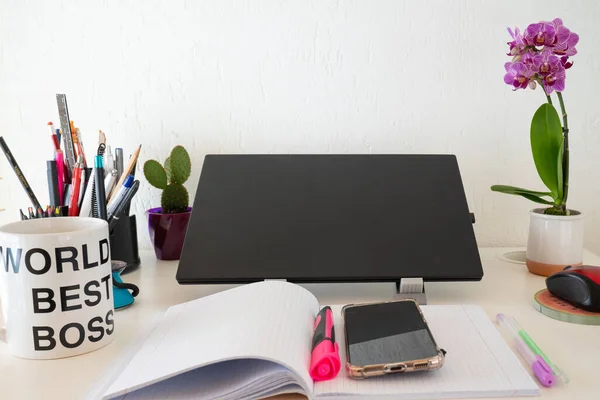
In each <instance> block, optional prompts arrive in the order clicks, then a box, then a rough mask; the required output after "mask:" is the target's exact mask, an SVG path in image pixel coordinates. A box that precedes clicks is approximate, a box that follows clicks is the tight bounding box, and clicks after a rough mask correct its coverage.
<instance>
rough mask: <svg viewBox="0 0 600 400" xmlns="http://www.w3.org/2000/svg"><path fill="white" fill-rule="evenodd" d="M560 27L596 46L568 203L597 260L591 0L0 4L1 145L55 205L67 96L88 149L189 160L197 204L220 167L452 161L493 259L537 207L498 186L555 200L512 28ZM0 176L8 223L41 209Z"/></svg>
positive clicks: (574, 80)
mask: <svg viewBox="0 0 600 400" xmlns="http://www.w3.org/2000/svg"><path fill="white" fill-rule="evenodd" d="M557 16H560V17H562V18H563V20H564V22H565V24H566V25H567V26H568V27H569V28H571V29H572V30H574V31H576V32H577V33H579V34H580V36H581V42H580V44H579V46H578V49H579V51H580V54H579V55H578V56H577V57H575V59H574V61H575V65H574V67H573V68H572V69H571V70H570V71H568V72H569V74H568V77H567V90H566V91H565V93H564V96H565V101H566V103H567V109H568V112H569V117H570V127H571V137H572V142H571V143H572V145H571V148H572V158H571V159H572V179H571V183H572V185H571V188H572V191H571V202H570V205H571V207H574V208H577V209H580V210H582V211H583V212H585V213H586V214H587V228H586V234H587V236H586V245H587V247H588V248H590V249H592V250H595V251H596V252H600V239H598V235H599V234H600V215H598V200H597V199H598V198H599V195H600V179H599V178H600V164H599V161H598V153H599V152H600V108H599V107H598V101H597V94H598V93H600V80H599V79H598V76H599V73H600V62H599V61H598V59H600V46H598V37H600V25H598V24H597V20H598V18H599V17H600V3H599V2H595V1H591V0H589V1H569V2H566V1H562V0H561V1H556V0H546V1H544V2H538V1H516V0H511V1H503V2H495V1H474V0H461V1H458V0H455V1H443V0H422V1H416V0H414V1H398V0H394V1H373V0H362V1H343V0H340V1H326V0H298V1H275V0H273V1H258V0H257V1H233V0H227V1H225V0H223V1H214V0H213V1H182V0H170V1H168V2H167V1H142V0H136V1H107V0H105V1H86V2H82V1H41V0H40V1H31V0H29V1H27V0H19V1H17V0H0V134H1V135H3V136H5V139H6V140H7V141H8V142H9V144H10V145H11V147H12V150H13V152H14V154H15V156H16V157H17V159H18V161H19V162H20V163H21V166H22V168H23V170H24V171H25V173H26V175H27V177H28V178H29V179H30V181H31V184H32V186H33V187H34V189H35V191H36V193H37V194H38V196H39V197H40V199H46V197H47V193H46V192H47V190H46V186H45V163H44V160H45V159H46V158H48V157H50V154H51V144H50V142H49V140H48V138H47V135H46V122H47V121H49V120H53V121H55V122H57V121H58V117H57V111H56V102H55V97H54V95H55V94H56V93H66V94H67V96H68V100H69V105H70V112H71V116H72V118H73V120H74V121H75V122H76V124H77V125H78V126H80V127H81V129H82V131H83V134H84V139H85V142H86V144H87V145H88V148H92V147H94V146H93V143H95V142H96V137H97V131H98V129H102V130H103V131H104V132H106V134H107V135H108V138H109V140H110V142H111V143H112V144H113V147H114V146H115V145H119V146H121V147H124V148H125V149H127V150H128V151H133V149H134V147H135V146H136V145H137V144H138V143H143V151H142V161H143V160H146V159H148V158H154V157H160V158H161V159H164V157H165V155H166V153H167V151H168V150H169V149H170V148H171V147H172V146H173V145H175V144H183V145H185V146H186V147H188V149H189V150H190V152H191V154H192V157H193V161H194V172H193V174H192V177H191V179H190V182H189V184H188V187H189V188H190V189H191V191H192V194H193V192H194V189H195V184H196V181H197V179H198V175H199V172H200V167H201V160H202V158H203V156H204V154H206V153H288V152H289V153H295V152H302V153H309V152H316V153H345V152H349V153H455V154H456V155H457V156H458V158H459V162H460V165H461V169H462V173H463V179H464V183H465V186H466V194H467V197H468V201H469V204H470V207H471V209H472V210H473V211H474V212H475V213H476V214H477V218H478V222H477V224H476V233H477V237H478V241H479V243H480V245H523V244H524V243H525V240H526V227H527V218H528V217H527V211H528V209H530V208H531V207H532V204H531V203H529V202H527V201H525V200H521V199H519V198H513V197H508V196H504V195H500V194H496V193H492V192H490V191H489V186H490V185H492V184H495V183H505V184H515V185H520V186H525V187H529V188H532V189H536V188H537V189H541V188H542V184H541V182H540V181H539V179H538V178H537V174H536V172H535V168H534V166H533V162H532V159H531V155H530V149H529V142H528V131H529V122H530V119H531V116H532V115H533V112H534V111H535V109H536V108H537V107H538V106H539V104H541V102H542V101H543V100H544V99H543V95H542V93H541V92H539V91H537V92H531V91H529V92H518V93H512V92H511V90H510V88H508V87H507V86H505V85H504V83H503V81H502V76H503V73H504V70H503V64H504V62H505V61H507V57H506V56H505V52H506V50H507V47H506V45H505V43H506V42H507V41H508V40H509V36H508V34H507V33H506V29H505V28H506V26H514V25H518V26H520V27H521V28H524V27H525V26H526V25H527V24H528V23H530V22H534V21H537V20H539V19H552V18H554V17H557ZM596 57H599V58H596ZM138 173H139V174H140V176H141V171H139V170H138ZM0 175H2V176H4V177H5V179H4V180H3V181H0V206H2V207H5V208H7V212H4V213H2V214H0V222H1V223H3V222H8V221H10V220H13V219H15V218H16V217H17V215H18V208H19V207H26V206H27V205H28V201H27V198H26V196H25V194H24V192H23V191H22V190H21V188H20V186H19V183H18V182H17V180H16V178H15V177H14V176H13V174H12V171H10V170H9V169H8V166H7V163H6V162H5V161H4V160H0ZM143 183H144V184H143V185H142V187H141V189H140V192H139V194H138V196H137V199H136V201H135V211H136V212H137V213H138V215H139V221H140V227H139V231H140V238H141V243H142V245H143V246H144V247H147V246H149V241H148V239H147V233H146V228H145V217H144V215H143V211H144V210H145V209H147V208H148V207H150V206H154V205H157V204H158V202H159V193H158V191H157V190H155V189H153V188H151V187H150V186H149V185H148V184H146V183H145V181H143ZM44 201H45V200H44ZM439 201H440V207H443V206H444V204H443V199H440V200H439Z"/></svg>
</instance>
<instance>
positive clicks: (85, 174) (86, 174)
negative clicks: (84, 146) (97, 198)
mask: <svg viewBox="0 0 600 400" xmlns="http://www.w3.org/2000/svg"><path fill="white" fill-rule="evenodd" d="M91 173H92V169H91V168H83V169H82V170H81V189H80V190H79V202H78V203H77V205H78V207H79V215H80V216H83V215H81V205H82V204H83V199H84V197H85V191H86V190H87V187H88V182H89V181H90V175H91Z"/></svg>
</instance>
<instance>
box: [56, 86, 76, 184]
mask: <svg viewBox="0 0 600 400" xmlns="http://www.w3.org/2000/svg"><path fill="white" fill-rule="evenodd" d="M56 104H57V106H58V116H59V118H60V127H61V129H62V137H63V142H64V143H65V161H66V164H67V171H68V175H69V179H71V177H72V176H73V169H74V168H75V163H76V162H77V161H76V160H75V148H74V147H73V134H72V132H71V121H70V120H69V109H68V108H67V96H66V95H64V94H57V95H56Z"/></svg>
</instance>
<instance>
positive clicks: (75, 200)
mask: <svg viewBox="0 0 600 400" xmlns="http://www.w3.org/2000/svg"><path fill="white" fill-rule="evenodd" d="M77 165H80V164H79V163H78V164H77ZM81 172H82V169H81V167H79V166H78V167H76V168H75V169H74V170H73V185H72V188H71V189H72V191H71V194H72V196H71V200H70V201H69V217H77V216H79V190H80V188H81Z"/></svg>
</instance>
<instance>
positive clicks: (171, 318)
mask: <svg viewBox="0 0 600 400" xmlns="http://www.w3.org/2000/svg"><path fill="white" fill-rule="evenodd" d="M318 311H319V304H318V302H317V300H316V298H315V297H314V296H313V295H312V294H311V293H310V292H309V291H307V290H306V289H304V288H302V287H300V286H297V285H293V284H291V283H286V282H279V281H267V282H258V283H254V284H248V285H243V286H240V287H237V288H234V289H231V290H228V291H224V292H221V293H217V294H214V295H212V296H208V297H204V298H200V299H197V300H193V301H190V302H187V303H183V304H179V305H176V306H173V307H170V308H169V309H168V310H167V312H166V313H165V316H164V318H163V319H162V320H161V322H160V323H159V324H158V326H157V327H156V328H155V329H154V330H153V331H152V333H151V334H150V336H149V337H148V339H147V340H146V341H145V342H144V344H143V345H142V346H141V348H140V349H139V351H138V352H137V353H136V355H135V356H134V357H133V359H132V360H131V361H130V362H129V363H128V365H127V366H126V367H125V369H124V371H123V372H122V373H121V374H120V375H119V376H118V377H117V379H116V380H115V382H114V383H113V384H112V385H111V386H110V388H109V389H108V390H107V391H106V393H105V395H104V397H105V398H110V397H116V396H119V395H123V394H126V393H129V392H132V391H134V390H137V389H140V388H142V387H146V386H148V385H151V384H154V383H156V382H159V381H162V380H165V379H168V378H171V377H173V376H175V375H178V374H181V373H184V372H187V371H191V370H193V369H195V368H198V367H202V366H206V365H209V364H213V363H215V362H220V361H227V360H235V359H260V360H267V361H273V362H276V363H279V364H281V365H283V366H285V367H287V368H288V369H289V370H291V371H292V372H294V373H295V374H296V375H297V381H298V383H299V384H300V385H301V386H302V388H303V389H304V391H305V392H306V393H307V394H308V393H310V391H311V390H312V380H311V379H310V376H309V374H308V368H307V366H308V365H309V363H310V341H311V338H312V326H313V322H314V318H315V315H316V314H317V313H318ZM267 369H268V368H267ZM232 383H233V380H229V381H225V382H224V384H223V385H224V386H225V387H226V388H227V389H228V390H229V389H230V385H231V384H232ZM173 395H175V396H176V397H177V393H174V394H173ZM128 398H129V397H128Z"/></svg>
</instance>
